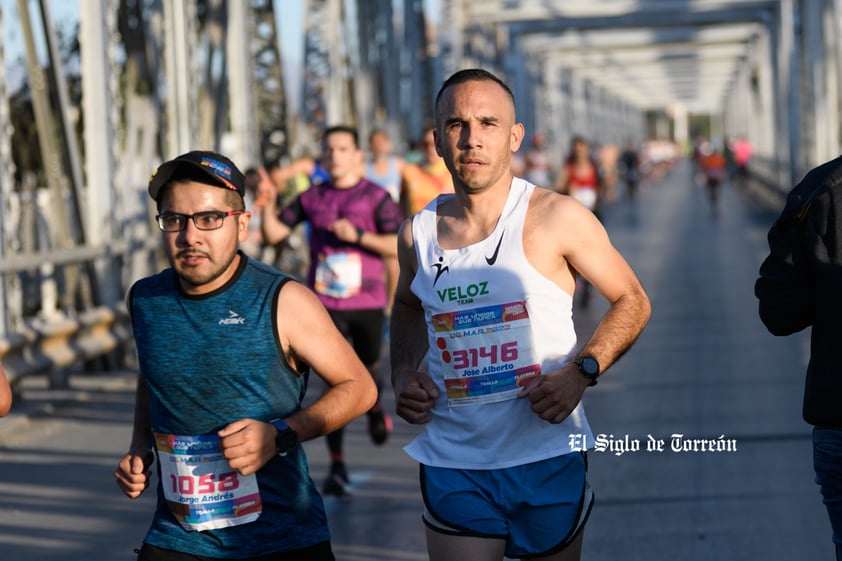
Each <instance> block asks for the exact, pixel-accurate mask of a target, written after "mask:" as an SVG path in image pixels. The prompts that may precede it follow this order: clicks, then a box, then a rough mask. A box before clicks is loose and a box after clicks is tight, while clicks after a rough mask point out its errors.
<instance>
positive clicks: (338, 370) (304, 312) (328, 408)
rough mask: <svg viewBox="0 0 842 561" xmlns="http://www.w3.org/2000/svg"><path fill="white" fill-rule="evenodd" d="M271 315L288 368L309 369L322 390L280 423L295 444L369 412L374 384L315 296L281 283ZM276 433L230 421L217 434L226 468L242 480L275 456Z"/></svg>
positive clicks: (266, 426) (250, 421) (268, 428)
mask: <svg viewBox="0 0 842 561" xmlns="http://www.w3.org/2000/svg"><path fill="white" fill-rule="evenodd" d="M277 315H278V321H277V323H278V338H279V340H280V342H281V346H282V348H283V352H284V354H285V356H286V357H287V360H288V361H289V363H290V365H292V366H293V367H297V366H303V365H307V366H309V367H310V368H311V370H312V371H313V372H314V373H315V374H317V375H318V376H319V377H321V378H322V379H323V380H324V381H325V383H326V384H327V386H328V390H327V391H326V392H325V393H324V394H323V395H322V396H321V397H319V398H318V399H317V400H316V401H315V402H313V403H312V404H311V405H309V406H307V407H305V408H304V409H301V410H299V411H297V412H295V413H293V414H292V415H290V416H289V417H286V418H285V419H284V420H285V421H286V423H287V425H289V427H290V428H291V429H292V430H294V431H295V432H296V433H297V434H298V438H299V440H300V441H305V440H310V439H313V438H316V437H318V436H323V435H325V434H328V433H330V432H333V431H335V430H336V429H338V428H340V427H343V426H345V425H347V424H348V423H350V422H351V421H352V420H354V419H355V418H357V417H359V416H360V415H362V414H363V413H365V412H366V411H368V410H369V409H371V407H372V406H373V405H374V402H375V401H376V399H377V388H376V387H375V385H374V381H373V380H372V378H371V375H370V374H369V372H368V369H366V367H365V366H364V365H363V363H362V362H360V359H359V358H358V357H357V354H356V353H355V352H354V349H353V348H352V347H351V345H350V344H349V343H348V342H347V341H346V339H345V338H344V337H343V336H342V334H341V333H340V332H339V330H338V329H337V328H336V326H335V324H334V323H333V320H332V319H331V318H330V316H329V315H328V313H327V310H325V308H324V306H323V305H322V303H321V302H320V301H319V299H318V298H317V297H316V295H315V294H313V292H312V291H311V290H310V289H308V288H307V287H305V286H304V285H302V284H300V283H298V282H287V283H286V284H285V285H284V286H283V288H281V292H280V296H279V298H278V309H277ZM276 434H277V430H276V429H275V427H274V426H273V425H272V424H270V423H265V422H260V421H255V420H253V419H241V420H239V421H235V422H234V423H231V424H229V425H228V426H226V427H225V428H224V429H223V430H221V431H220V432H219V436H220V437H221V438H222V446H223V453H224V455H225V457H226V458H227V459H228V460H229V465H230V466H231V468H232V469H237V470H239V471H240V473H241V474H243V475H249V474H250V473H254V472H256V471H257V470H258V469H259V468H260V467H262V466H263V465H264V464H265V463H266V462H268V461H269V460H270V459H271V458H272V457H273V456H274V455H275V454H276V447H275V435H276Z"/></svg>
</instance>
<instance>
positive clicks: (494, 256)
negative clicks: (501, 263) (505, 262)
mask: <svg viewBox="0 0 842 561" xmlns="http://www.w3.org/2000/svg"><path fill="white" fill-rule="evenodd" d="M505 233H506V231H505V230H503V231H502V232H500V239H499V240H497V247H495V248H494V253H493V254H492V255H491V257H486V258H485V262H486V263H488V264H489V265H494V263H496V262H497V254H498V253H500V244H502V243H503V235H504V234H505Z"/></svg>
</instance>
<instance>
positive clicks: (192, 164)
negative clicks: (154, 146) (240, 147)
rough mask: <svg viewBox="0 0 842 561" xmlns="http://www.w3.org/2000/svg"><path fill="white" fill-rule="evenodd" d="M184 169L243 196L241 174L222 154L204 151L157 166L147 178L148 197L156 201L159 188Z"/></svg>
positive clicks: (243, 184)
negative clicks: (199, 172)
mask: <svg viewBox="0 0 842 561" xmlns="http://www.w3.org/2000/svg"><path fill="white" fill-rule="evenodd" d="M185 167H187V168H190V169H189V170H188V171H195V170H199V171H201V172H203V173H204V174H205V176H206V177H205V178H203V179H208V184H210V185H216V186H217V187H222V188H224V189H231V190H232V191H236V192H237V193H239V194H240V196H241V197H243V196H245V193H246V179H245V176H244V175H243V172H241V171H240V170H239V169H238V168H237V166H235V165H234V162H232V161H231V160H229V159H228V158H226V157H225V156H223V155H222V154H217V153H216V152H209V151H205V150H195V151H193V152H187V153H186V154H182V155H181V156H179V157H177V158H175V159H173V160H170V161H168V162H164V163H163V164H161V165H160V166H158V169H157V170H155V173H153V174H152V177H150V178H149V196H150V197H152V198H153V199H154V200H156V201H157V200H158V195H159V194H160V193H161V188H162V187H163V186H164V185H166V184H167V182H168V181H169V180H170V179H172V178H173V176H176V174H177V172H179V171H181V170H183V169H184V168H185ZM179 175H180V174H179Z"/></svg>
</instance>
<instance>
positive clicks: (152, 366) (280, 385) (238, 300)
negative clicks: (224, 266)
mask: <svg viewBox="0 0 842 561" xmlns="http://www.w3.org/2000/svg"><path fill="white" fill-rule="evenodd" d="M289 280H291V278H290V277H288V276H286V275H284V274H283V273H281V272H280V271H277V270H275V269H273V268H271V267H269V266H267V265H265V264H263V263H260V262H259V261H255V260H253V259H251V258H249V257H247V256H246V255H245V254H243V253H242V252H241V253H240V266H239V267H238V269H237V271H236V273H235V275H234V277H233V278H232V279H231V280H230V281H229V282H228V283H227V284H226V285H225V286H223V287H221V288H219V289H218V290H215V291H213V292H211V293H208V294H203V295H200V296H191V295H187V294H184V293H183V292H182V291H181V290H180V288H179V286H178V280H177V277H176V275H175V272H174V271H173V270H172V269H166V270H164V271H162V272H161V273H158V274H157V275H154V276H151V277H147V278H145V279H142V280H140V281H138V282H137V283H135V285H134V286H133V287H132V289H131V292H130V294H129V308H130V311H131V317H132V325H133V328H134V336H135V341H136V344H137V351H138V359H139V363H140V373H141V376H142V378H143V381H144V383H145V384H146V388H147V390H148V394H149V416H150V421H151V425H152V430H153V432H159V433H166V434H174V435H191V436H201V435H208V434H214V433H216V432H217V431H218V430H220V429H221V428H222V427H224V426H226V425H227V424H229V423H231V422H233V421H236V420H239V419H244V418H252V419H258V420H262V421H270V420H273V419H277V418H284V417H288V416H289V415H291V414H292V413H294V412H295V411H297V410H298V409H300V407H301V402H302V400H303V399H304V395H305V393H306V391H307V380H308V373H307V372H304V373H301V372H295V371H294V370H293V369H292V368H291V367H290V365H289V364H288V363H287V361H286V360H285V359H284V357H283V353H282V350H281V346H280V342H279V341H278V339H277V337H276V332H277V330H276V321H277V314H276V310H277V301H278V294H279V292H280V290H281V287H282V286H283V284H284V283H285V282H287V281H289ZM158 474H159V484H158V506H157V509H156V512H155V516H154V519H153V522H152V526H151V528H150V530H149V532H148V534H147V535H146V538H145V540H144V541H146V542H147V543H149V544H151V545H154V546H157V547H161V548H165V549H171V550H175V551H182V552H189V553H192V554H195V555H203V556H208V557H217V558H243V557H256V556H260V555H267V554H271V553H278V552H283V551H289V550H295V549H302V548H305V547H310V546H312V545H315V544H317V543H320V542H323V541H327V540H329V539H330V534H329V531H328V528H327V518H326V516H325V511H324V504H323V503H322V499H321V497H320V496H319V494H318V491H317V490H316V487H315V485H314V483H313V481H312V479H311V477H310V475H309V471H308V467H307V459H306V457H305V455H304V449H303V448H302V447H301V446H297V447H296V448H295V449H293V450H292V451H291V452H290V453H289V454H287V455H286V456H276V457H274V458H272V459H271V460H270V461H269V462H268V463H267V464H266V465H264V466H263V467H262V468H261V469H260V470H259V471H258V472H257V474H256V475H257V484H258V488H259V490H260V497H261V501H262V503H263V511H262V513H261V514H260V516H259V517H258V519H257V520H255V521H253V522H250V523H247V524H243V525H239V526H233V527H229V528H221V529H213V530H205V531H201V532H196V531H189V530H186V529H184V528H183V527H182V526H181V525H180V524H179V522H178V521H177V520H176V519H175V517H174V516H173V515H172V513H171V511H170V509H169V507H168V506H167V504H166V501H165V500H164V494H163V489H162V487H161V483H160V481H161V479H162V478H161V477H160V466H159V471H158Z"/></svg>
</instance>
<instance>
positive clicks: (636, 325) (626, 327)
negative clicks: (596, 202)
mask: <svg viewBox="0 0 842 561" xmlns="http://www.w3.org/2000/svg"><path fill="white" fill-rule="evenodd" d="M565 203H567V204H566V207H567V208H566V209H565V214H564V216H563V217H562V223H563V224H565V232H564V236H563V238H562V239H563V240H564V247H563V249H562V250H563V251H564V258H565V259H566V260H567V261H568V262H569V263H570V265H571V266H572V267H573V268H574V269H576V270H577V271H578V272H579V273H581V274H582V276H584V277H585V278H586V279H587V280H588V281H590V283H591V284H592V285H593V286H594V287H595V288H596V289H597V290H598V291H599V292H600V294H602V296H603V297H604V298H605V299H606V300H607V301H608V303H609V304H610V308H609V310H608V312H606V314H605V315H604V316H603V317H602V319H601V320H600V322H599V324H598V325H597V327H596V329H595V330H594V333H593V335H592V336H591V338H590V339H589V340H588V342H587V343H586V344H585V345H584V347H583V348H582V349H581V350H580V352H579V354H580V355H591V356H593V357H595V358H596V359H597V361H598V362H599V364H600V367H601V370H602V371H605V370H606V369H607V368H608V367H609V366H611V364H613V363H614V362H615V361H616V360H617V359H618V358H620V356H622V355H623V353H625V352H626V351H627V350H628V348H629V347H630V346H631V345H632V343H634V341H635V340H636V339H637V337H638V336H639V335H640V333H641V332H642V331H643V328H644V327H645V326H646V324H647V322H648V321H649V316H650V314H651V307H650V303H649V298H648V297H647V295H646V292H645V291H644V289H643V286H642V285H641V284H640V281H639V280H638V278H637V275H635V273H634V271H633V270H632V268H631V267H630V266H629V264H628V263H627V262H626V260H625V259H624V258H623V256H622V255H620V253H619V252H618V251H617V250H616V249H615V248H614V246H613V245H612V244H611V242H610V240H609V239H608V234H607V233H606V231H605V228H603V226H602V224H601V223H600V222H599V220H597V218H596V217H595V216H594V215H593V213H592V212H590V211H588V210H587V209H586V208H584V207H583V206H581V205H579V204H578V203H574V202H573V201H570V200H566V201H565Z"/></svg>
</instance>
